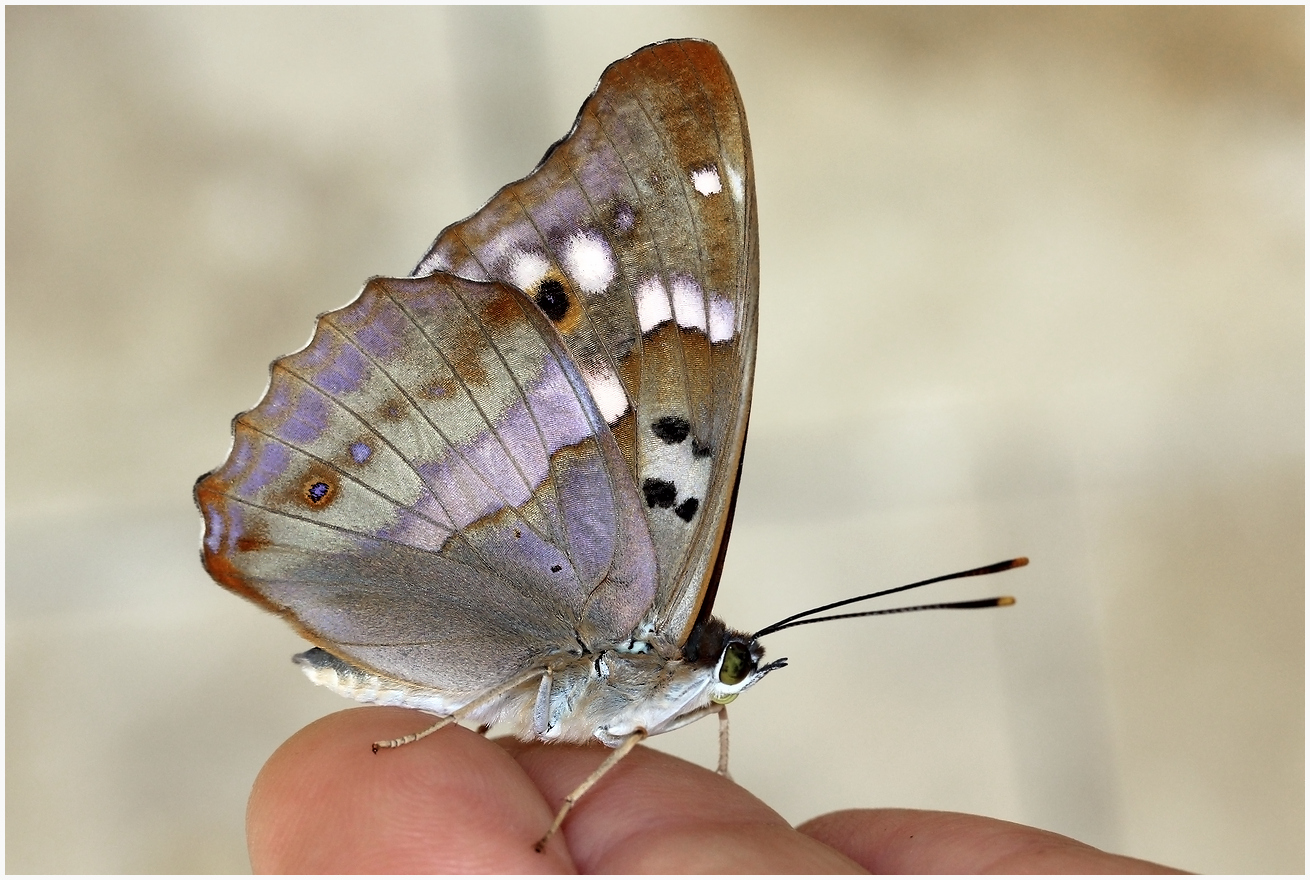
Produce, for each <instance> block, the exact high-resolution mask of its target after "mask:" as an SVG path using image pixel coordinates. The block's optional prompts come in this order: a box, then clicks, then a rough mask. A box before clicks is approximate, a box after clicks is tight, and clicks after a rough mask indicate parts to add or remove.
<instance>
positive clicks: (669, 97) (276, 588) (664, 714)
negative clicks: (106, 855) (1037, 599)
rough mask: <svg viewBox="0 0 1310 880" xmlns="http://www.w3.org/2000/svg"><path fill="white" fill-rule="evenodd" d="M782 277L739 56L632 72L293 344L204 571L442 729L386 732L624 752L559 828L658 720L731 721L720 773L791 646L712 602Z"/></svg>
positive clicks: (204, 495) (315, 670) (313, 657)
mask: <svg viewBox="0 0 1310 880" xmlns="http://www.w3.org/2000/svg"><path fill="white" fill-rule="evenodd" d="M758 276H759V245H758V237H757V232H756V203H755V185H754V174H753V168H752V162H751V150H750V140H749V136H748V134H747V128H746V117H745V112H744V110H743V107H742V101H741V97H740V95H739V93H738V91H737V87H736V84H735V82H734V80H733V76H732V74H731V72H730V71H729V69H728V66H727V64H726V62H725V61H724V59H723V56H722V55H721V54H720V53H719V51H718V49H717V48H715V46H714V45H713V44H711V43H708V42H704V41H700V40H691V39H685V40H672V41H668V42H663V43H657V44H654V45H651V46H647V47H645V48H643V49H641V50H639V51H637V52H635V53H634V54H632V55H630V56H628V57H627V58H624V59H622V60H620V61H617V62H615V63H614V64H612V65H611V66H610V67H609V68H608V69H607V70H606V71H605V72H604V74H603V75H602V77H601V79H600V82H599V84H598V85H597V86H596V89H595V91H594V92H593V93H592V95H591V96H590V97H589V98H588V99H587V101H586V102H585V103H584V104H583V106H582V109H581V110H580V111H579V113H578V116H577V120H576V122H575V123H574V125H573V128H572V130H571V131H570V132H569V134H568V135H567V136H566V137H565V138H564V139H562V140H561V141H559V142H558V143H556V144H555V145H554V146H552V147H551V148H550V149H549V150H548V151H547V152H546V155H545V157H544V158H543V159H542V161H541V163H540V164H539V165H538V167H537V168H536V169H535V170H534V171H533V172H532V173H531V174H529V175H528V176H527V177H525V178H523V179H522V180H519V181H517V182H514V183H511V184H509V185H507V186H506V187H504V188H503V189H501V190H500V191H499V192H498V193H496V195H495V196H493V197H492V198H491V200H490V201H489V202H487V204H486V205H485V206H483V207H482V209H481V210H479V211H478V212H477V213H475V214H473V215H472V216H471V217H469V218H467V219H465V220H463V221H460V222H458V223H455V224H453V225H452V226H450V227H448V228H447V229H445V230H444V231H443V232H442V233H441V234H440V235H439V236H438V237H437V239H436V241H435V242H434V243H433V245H432V247H431V249H430V250H429V251H428V253H427V254H426V255H425V256H424V257H423V258H422V260H421V261H420V262H419V264H418V266H417V268H416V269H415V271H414V272H413V274H412V275H411V276H410V277H405V278H374V279H372V280H370V281H369V282H368V283H367V284H366V285H365V287H364V289H363V292H362V293H361V294H360V295H359V297H358V298H357V299H355V300H354V301H353V302H352V303H350V304H349V305H347V306H345V307H344V308H341V309H338V310H335V311H330V312H327V313H325V314H323V315H321V316H319V319H318V325H317V329H316V331H315V334H314V336H313V338H312V340H311V341H310V343H309V345H308V346H307V347H305V348H304V349H303V350H301V351H299V352H297V353H295V354H291V355H288V356H286V357H283V358H280V359H278V360H276V361H274V363H273V365H272V367H271V378H270V381H269V387H268V390H267V392H266V393H265V395H264V397H263V399H262V400H261V401H260V402H259V404H258V405H257V406H255V407H254V409H252V410H250V411H248V412H245V413H242V414H240V415H238V416H237V417H236V418H235V420H234V422H233V437H234V439H233V445H232V450H231V452H230V454H229V456H228V458H227V461H226V462H225V463H224V464H223V465H222V466H221V467H219V468H218V469H216V470H214V471H212V472H211V473H208V474H206V475H204V476H203V477H201V478H200V480H199V481H198V482H197V484H196V487H195V497H196V501H197V504H198V506H199V507H200V510H201V512H202V515H203V517H204V522H205V533H204V537H203V542H202V551H201V556H202V560H203V563H204V566H205V568H206V569H207V570H208V571H209V573H210V574H211V575H212V576H213V577H214V579H215V580H217V581H218V582H219V583H220V584H221V585H223V586H224V587H226V588H228V589H229V590H231V591H233V592H235V593H237V594H239V595H242V596H244V597H246V598H247V599H250V600H252V601H254V602H255V603H257V604H259V605H261V606H263V607H264V608H266V609H268V610H270V611H272V612H274V613H277V614H279V615H281V616H282V617H284V618H286V619H287V621H288V622H289V623H291V625H292V626H293V627H295V629H296V630H298V631H299V632H300V633H301V634H302V635H303V636H304V637H305V638H306V639H308V640H309V641H310V642H312V643H313V644H314V645H316V646H317V647H315V648H313V649H312V650H310V651H307V652H305V653H303V654H300V655H298V656H297V657H296V658H295V659H296V662H297V663H298V664H299V665H300V666H301V668H302V669H303V670H304V672H305V673H306V674H307V675H308V676H309V678H310V679H311V680H313V681H314V682H316V683H318V684H321V685H325V686H327V687H329V688H331V689H332V690H334V691H336V692H338V693H340V694H343V695H345V696H348V697H353V698H355V699H357V700H361V701H364V702H369V703H376V704H380V705H388V706H405V707H410V708H415V709H420V710H422V711H424V712H428V713H431V714H433V715H436V716H439V717H440V718H441V719H443V720H442V722H439V723H438V724H437V725H435V726H434V727H433V728H429V730H428V731H424V732H423V733H420V734H415V735H413V736H410V737H406V738H404V739H402V740H397V741H392V742H389V743H381V744H378V745H380V746H396V745H400V744H403V743H404V742H408V741H412V740H413V739H416V738H418V737H419V736H422V735H425V734H426V733H427V732H430V731H431V730H433V729H436V727H439V726H440V725H441V724H442V723H446V722H449V721H451V720H460V721H466V722H470V723H476V724H481V725H490V724H502V725H505V726H507V728H508V729H509V730H510V731H511V732H513V733H514V734H516V735H518V736H519V737H522V738H524V739H538V740H543V741H547V742H555V741H557V742H586V741H589V740H592V739H595V740H599V741H600V742H602V743H604V744H605V745H607V746H610V747H612V748H614V749H615V751H614V753H612V755H611V756H610V758H609V760H607V761H606V762H605V764H603V765H602V766H601V768H600V769H599V770H598V771H597V773H596V774H593V776H592V777H591V778H589V779H588V780H587V781H586V782H584V783H583V785H581V786H580V787H579V789H578V790H577V791H575V792H574V794H573V795H571V796H570V798H569V799H567V800H566V803H565V806H564V808H563V809H562V810H561V811H560V813H559V814H558V815H557V817H556V821H555V824H554V825H553V826H552V828H551V830H550V832H548V833H547V837H549V835H550V833H552V832H553V831H554V830H555V829H556V828H558V827H559V824H560V822H561V821H562V819H563V816H564V814H565V813H566V812H567V809H568V805H569V804H571V803H572V802H573V801H575V800H576V799H577V797H579V796H581V793H582V792H583V791H585V789H586V787H588V786H589V785H590V784H592V783H594V781H595V780H596V779H598V778H599V777H600V774H602V773H603V772H604V771H605V770H606V769H608V768H609V767H610V766H612V765H613V763H614V762H616V761H617V760H619V759H620V758H621V757H622V756H623V755H624V754H626V753H627V751H629V750H630V749H631V748H632V747H634V746H635V745H636V744H637V743H638V742H640V741H641V740H642V739H644V738H645V737H647V736H651V735H655V734H659V733H663V732H665V731H669V730H673V729H676V728H679V727H681V726H683V725H685V724H688V723H690V722H692V721H695V720H697V719H699V718H703V717H706V716H708V715H713V714H718V715H719V718H720V724H721V753H720V761H719V769H720V771H721V772H724V773H726V768H727V753H726V712H725V711H724V708H723V707H724V706H726V704H727V703H728V702H730V701H731V700H733V699H734V698H735V697H736V696H737V695H738V694H740V693H742V692H743V691H745V690H747V689H748V688H750V687H752V686H753V685H755V684H756V683H757V682H759V681H760V680H761V679H762V678H763V677H764V676H765V675H767V674H768V673H770V672H772V671H774V670H776V669H778V668H780V667H782V666H783V665H784V664H785V662H786V661H785V660H776V661H773V662H771V663H764V662H763V657H764V651H763V648H762V647H761V646H760V643H759V638H758V637H759V636H760V635H762V634H764V633H765V631H764V630H762V631H760V632H758V633H755V634H753V635H752V634H748V633H743V632H738V631H736V630H732V629H730V628H728V627H727V626H726V625H725V624H724V623H722V622H721V621H720V620H719V619H717V618H715V617H714V616H712V614H711V610H712V608H713V604H714V596H715V591H716V588H717V584H718V581H719V576H720V573H721V571H722V568H723V562H724V554H725V551H726V548H727V544H728V535H729V532H730V530H731V526H732V519H733V510H734V506H735V503H736V497H737V486H738V482H739V476H740V473H741V466H742V457H743V449H744V444H745V440H746V429H747V422H748V419H749V414H750V401H751V385H752V376H753V371H754V365H755V352H756V339H757V332H756V327H757V318H758ZM858 598H866V597H858ZM846 601H856V600H846ZM838 604H845V603H834V604H833V605H832V606H825V607H824V608H823V609H816V610H828V609H829V608H830V607H836V605H838ZM941 607H946V606H941ZM809 613H810V612H805V613H803V614H802V615H793V617H791V618H788V619H786V620H785V621H780V622H779V624H776V625H775V626H774V627H771V628H767V630H768V631H776V630H777V629H779V628H784V627H785V626H788V625H796V624H797V623H799V622H810V621H801V620H799V618H801V617H804V616H805V615H806V614H809ZM376 749H377V746H375V750H376ZM544 840H545V838H543V840H542V841H540V842H539V844H538V846H539V847H540V845H541V843H543V842H544Z"/></svg>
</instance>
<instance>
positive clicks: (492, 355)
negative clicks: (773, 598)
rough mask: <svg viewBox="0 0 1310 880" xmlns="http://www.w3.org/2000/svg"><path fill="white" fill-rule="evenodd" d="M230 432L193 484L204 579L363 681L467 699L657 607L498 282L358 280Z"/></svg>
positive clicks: (650, 584) (566, 394)
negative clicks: (229, 441)
mask: <svg viewBox="0 0 1310 880" xmlns="http://www.w3.org/2000/svg"><path fill="white" fill-rule="evenodd" d="M234 434H235V439H234V443H233V450H232V453H231V455H230V456H229V458H228V461H227V462H226V463H225V464H224V465H223V466H222V467H221V468H219V469H218V470H216V471H214V472H213V473H210V474H207V475H206V476H205V477H202V478H201V480H200V482H199V483H198V484H197V487H196V497H197V500H198V501H199V503H200V505H201V508H202V510H203V511H204V513H205V517H206V534H205V539H204V548H203V555H204V560H205V565H206V567H207V568H208V569H209V571H210V572H211V573H212V574H213V575H214V576H215V577H216V578H217V579H218V580H219V581H220V582H221V583H223V584H224V585H225V586H228V587H229V588H231V589H233V590H235V591H237V592H240V593H242V594H244V595H246V596H248V597H251V598H254V599H255V600H256V601H259V602H260V603H261V604H264V605H265V606H267V607H269V608H271V609H273V610H275V611H278V612H279V613H281V614H283V615H285V616H287V617H288V618H289V619H291V620H292V622H293V623H295V624H296V625H297V627H298V628H300V629H301V630H302V632H304V633H305V634H306V635H307V636H308V637H309V638H310V639H311V640H313V641H314V642H316V643H317V644H319V645H321V646H323V647H325V648H327V649H328V650H330V651H331V652H332V653H334V654H336V655H338V656H340V657H343V658H344V659H347V660H349V661H351V662H353V663H356V664H358V665H360V666H362V667H364V668H366V669H371V670H374V671H376V672H380V673H382V674H383V675H385V676H388V677H391V678H394V679H399V680H400V681H404V682H410V683H413V684H417V685H420V686H423V687H428V688H433V689H436V690H440V691H442V692H444V693H447V694H450V695H451V696H452V697H455V698H460V697H465V698H468V697H473V696H476V695H477V694H479V693H483V692H485V691H486V690H487V689H488V688H489V687H493V686H495V685H496V684H497V683H501V682H505V681H508V680H510V679H512V678H514V677H516V676H517V675H520V674H522V673H523V671H524V670H526V669H529V668H531V667H532V665H533V664H534V663H540V662H541V658H543V657H549V656H551V655H552V654H556V653H560V652H567V651H572V650H575V649H576V646H577V639H578V637H579V636H581V637H582V638H584V639H586V640H588V641H589V642H608V643H613V642H617V641H619V640H622V639H623V638H625V637H626V636H627V635H628V634H630V633H631V631H632V630H633V628H634V627H635V626H636V625H637V624H638V623H639V622H640V621H641V619H642V618H643V616H644V615H645V614H646V612H647V609H648V608H649V606H650V603H651V602H652V601H653V599H654V597H655V591H656V579H655V559H654V552H653V547H652V541H651V537H650V534H649V531H648V526H647V523H646V520H645V517H644V515H643V512H642V501H641V498H640V495H639V493H638V492H637V491H636V488H635V486H633V484H632V479H631V475H630V473H629V470H628V465H627V462H626V461H625V459H624V458H623V457H622V456H621V454H620V452H619V449H618V446H617V445H616V443H615V441H614V438H613V436H612V434H611V433H610V431H609V429H608V427H607V426H606V424H605V420H604V417H603V415H602V414H601V413H600V412H599V411H598V410H597V408H596V406H595V403H594V402H593V400H592V399H591V395H590V393H589V392H588V390H587V386H586V384H585V381H584V379H583V377H582V375H581V374H580V373H579V371H578V370H577V369H576V368H575V367H574V366H573V364H572V362H571V360H570V357H569V355H568V353H567V351H566V350H565V349H564V347H563V345H562V343H561V342H560V339H559V336H558V334H557V333H556V332H555V331H554V329H553V328H552V327H551V326H550V324H549V322H548V321H547V320H546V318H544V317H543V316H542V314H541V313H540V312H539V311H538V310H537V308H536V307H535V306H534V305H533V304H532V303H531V302H530V301H528V300H527V299H526V298H525V297H524V296H523V294H521V293H520V292H519V291H517V290H515V289H512V288H509V287H506V286H503V285H500V284H486V283H476V282H469V281H465V280H463V279H460V278H455V277H453V276H449V275H445V274H442V273H437V274H434V275H432V276H429V277H425V278H417V279H375V280H374V281H372V282H370V283H369V285H368V286H367V287H366V288H365V290H364V292H363V293H362V294H361V295H360V297H359V298H358V299H357V300H356V301H355V302H353V303H352V304H350V305H349V306H346V307H345V308H343V309H340V310H337V311H335V312H329V313H327V314H325V315H323V316H322V317H321V318H320V320H319V326H318V330H317V332H316V333H315V335H314V338H313V340H312V341H311V342H310V344H309V345H308V346H307V347H306V348H305V349H304V350H303V351H301V352H298V353H296V354H294V355H290V356H288V357H285V358H282V359H280V360H279V361H277V362H275V363H274V365H273V370H272V378H271V380H270V385H269V390H268V392H267V394H266V395H265V397H264V399H263V400H262V401H261V402H260V404H259V405H258V406H256V407H255V408H254V409H253V410H251V411H250V412H247V413H243V414H242V415H240V416H238V417H237V419H236V421H235V424H234ZM534 658H535V659H534Z"/></svg>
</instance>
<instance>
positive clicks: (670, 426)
mask: <svg viewBox="0 0 1310 880" xmlns="http://www.w3.org/2000/svg"><path fill="white" fill-rule="evenodd" d="M650 429H651V430H652V431H654V432H655V436H656V437H658V438H660V439H661V440H663V441H664V442H665V443H668V444H669V445H670V446H672V445H674V444H677V443H681V442H682V441H683V440H686V439H687V435H688V434H690V433H691V423H690V422H688V421H687V420H686V419H684V418H682V417H681V416H662V417H660V418H658V419H656V420H655V421H653V422H651V423H650Z"/></svg>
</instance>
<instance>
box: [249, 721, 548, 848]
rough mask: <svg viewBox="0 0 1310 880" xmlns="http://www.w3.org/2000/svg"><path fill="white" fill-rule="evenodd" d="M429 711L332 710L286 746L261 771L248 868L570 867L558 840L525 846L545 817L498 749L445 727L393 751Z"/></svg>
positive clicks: (252, 808) (544, 808) (539, 801)
mask: <svg viewBox="0 0 1310 880" xmlns="http://www.w3.org/2000/svg"><path fill="white" fill-rule="evenodd" d="M430 723H431V718H430V716H427V715H424V714H422V713H419V712H414V711H411V710H405V709H386V708H379V707H370V708H364V709H352V710H348V711H344V712H338V713H336V714H334V715H330V716H328V717H326V718H323V719H320V720H319V721H316V722H315V723H313V724H311V725H309V726H308V727H306V728H304V729H303V730H301V731H300V732H298V733H297V734H295V735H294V736H292V737H291V739H289V740H287V742H286V743H284V744H283V745H282V747H281V748H279V749H278V750H277V751H276V752H275V753H274V754H273V756H272V757H271V758H269V760H268V762H267V763H266V764H265V765H264V768H263V770H261V771H260V774H259V777H258V778H257V779H256V781H255V786H254V789H253V790H252V792H251V796H250V803H249V807H248V809H247V815H246V827H247V842H248V846H249V849H250V861H251V866H252V868H254V870H255V871H257V872H265V871H267V872H295V873H350V872H365V871H366V872H370V873H511V872H513V873H525V872H539V871H549V872H555V873H564V872H571V871H572V870H573V865H572V861H571V859H570V857H569V854H568V850H567V848H566V847H565V846H564V844H563V841H558V842H554V841H552V844H551V845H550V846H548V847H547V848H546V851H545V852H544V853H537V852H534V851H533V849H532V844H533V842H534V841H535V840H537V839H538V838H539V837H540V835H541V832H542V829H544V828H546V827H548V826H549V824H550V820H551V811H550V807H549V806H548V805H547V804H546V802H545V801H544V799H543V798H542V796H541V794H540V793H539V792H538V791H537V789H536V788H535V787H534V786H533V784H532V782H531V780H529V779H528V777H527V776H526V775H525V774H524V773H523V771H522V769H521V768H520V767H519V765H518V764H517V763H516V762H515V761H514V760H513V759H512V758H511V757H510V756H509V755H508V754H507V753H506V752H505V751H504V750H503V749H501V748H500V747H498V746H497V745H496V744H495V743H492V742H490V741H488V740H487V739H485V738H484V737H481V736H479V735H477V734H476V733H473V732H472V731H469V730H466V729H464V728H461V727H458V726H456V725H451V726H450V727H447V728H443V729H442V730H439V731H437V732H436V733H434V734H432V735H431V736H429V737H427V738H425V739H423V740H420V741H418V742H415V743H410V744H408V745H405V746H403V747H401V748H398V749H383V750H381V752H380V753H378V754H374V752H373V750H372V744H373V743H374V742H376V741H379V740H387V739H392V738H395V737H398V736H404V735H405V734H409V733H414V732H415V731H417V730H421V729H423V728H424V727H426V726H428V724H430Z"/></svg>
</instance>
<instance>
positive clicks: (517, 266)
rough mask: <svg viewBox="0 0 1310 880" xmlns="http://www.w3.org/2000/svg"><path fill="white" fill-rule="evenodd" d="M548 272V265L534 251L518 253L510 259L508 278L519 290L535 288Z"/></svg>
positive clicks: (544, 259)
mask: <svg viewBox="0 0 1310 880" xmlns="http://www.w3.org/2000/svg"><path fill="white" fill-rule="evenodd" d="M549 271H550V263H549V262H547V260H546V258H545V257H543V256H542V255H541V254H539V253H536V252H535V251H519V252H518V253H516V254H514V256H513V257H511V258H510V264H509V277H510V280H511V281H513V282H514V286H515V287H517V288H518V289H519V290H531V289H532V288H534V287H536V286H537V283H538V282H539V281H541V279H542V278H545V277H546V273H547V272H549Z"/></svg>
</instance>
